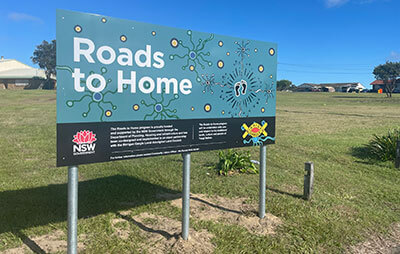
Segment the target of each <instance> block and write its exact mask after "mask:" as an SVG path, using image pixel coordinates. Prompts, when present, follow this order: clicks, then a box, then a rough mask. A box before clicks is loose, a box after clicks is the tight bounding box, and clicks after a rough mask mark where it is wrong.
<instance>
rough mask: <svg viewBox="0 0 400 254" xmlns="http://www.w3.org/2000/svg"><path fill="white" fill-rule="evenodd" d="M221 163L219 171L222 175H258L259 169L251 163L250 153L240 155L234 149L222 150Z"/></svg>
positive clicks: (218, 167)
mask: <svg viewBox="0 0 400 254" xmlns="http://www.w3.org/2000/svg"><path fill="white" fill-rule="evenodd" d="M218 155H219V162H218V164H217V168H216V169H217V171H218V174H220V175H225V176H226V175H230V174H233V173H236V172H238V173H254V174H257V173H258V169H257V168H256V166H255V165H254V164H253V162H251V159H250V153H248V152H247V153H240V152H238V151H235V150H233V149H228V150H221V151H219V153H218Z"/></svg>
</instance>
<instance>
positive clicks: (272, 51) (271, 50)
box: [269, 48, 275, 56]
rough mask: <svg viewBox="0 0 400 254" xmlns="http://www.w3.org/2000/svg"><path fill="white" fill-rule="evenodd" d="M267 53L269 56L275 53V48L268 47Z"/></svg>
mask: <svg viewBox="0 0 400 254" xmlns="http://www.w3.org/2000/svg"><path fill="white" fill-rule="evenodd" d="M269 54H270V55H271V56H273V55H275V49H273V48H270V49H269Z"/></svg>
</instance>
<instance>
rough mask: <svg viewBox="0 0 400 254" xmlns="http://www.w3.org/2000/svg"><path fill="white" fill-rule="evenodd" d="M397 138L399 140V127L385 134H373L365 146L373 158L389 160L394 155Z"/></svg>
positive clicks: (392, 158) (393, 157)
mask: <svg viewBox="0 0 400 254" xmlns="http://www.w3.org/2000/svg"><path fill="white" fill-rule="evenodd" d="M398 140H400V129H395V130H390V131H389V132H388V134H387V135H383V136H378V135H376V134H375V135H374V137H373V139H372V140H371V141H370V142H369V143H368V144H367V145H366V148H367V150H368V153H369V154H370V156H371V157H372V158H373V159H377V160H381V161H390V160H394V159H395V157H396V143H397V141H398Z"/></svg>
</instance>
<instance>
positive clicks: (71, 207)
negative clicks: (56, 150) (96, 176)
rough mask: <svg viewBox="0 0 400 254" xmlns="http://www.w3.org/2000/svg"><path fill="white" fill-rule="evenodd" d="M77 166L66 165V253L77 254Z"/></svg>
mask: <svg viewBox="0 0 400 254" xmlns="http://www.w3.org/2000/svg"><path fill="white" fill-rule="evenodd" d="M77 229H78V167H77V166H71V167H68V247H67V248H68V254H77V253H78V248H77V238H78V237H77V236H78V230H77Z"/></svg>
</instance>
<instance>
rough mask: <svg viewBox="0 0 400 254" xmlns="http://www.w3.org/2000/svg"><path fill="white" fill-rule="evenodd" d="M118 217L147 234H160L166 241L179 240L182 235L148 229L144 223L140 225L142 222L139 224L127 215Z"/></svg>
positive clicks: (118, 214)
mask: <svg viewBox="0 0 400 254" xmlns="http://www.w3.org/2000/svg"><path fill="white" fill-rule="evenodd" d="M117 216H118V217H120V218H122V219H124V220H126V221H129V222H130V223H132V224H134V225H136V226H138V227H139V228H140V229H141V230H143V231H146V232H149V233H157V234H160V235H162V236H163V237H164V238H165V239H168V240H169V239H171V238H175V239H178V238H179V236H180V234H173V235H172V234H170V233H168V232H167V231H164V230H156V229H153V228H149V227H147V226H146V225H144V224H142V223H140V222H138V221H136V220H135V219H134V218H132V217H130V216H126V215H122V214H120V213H117Z"/></svg>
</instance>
